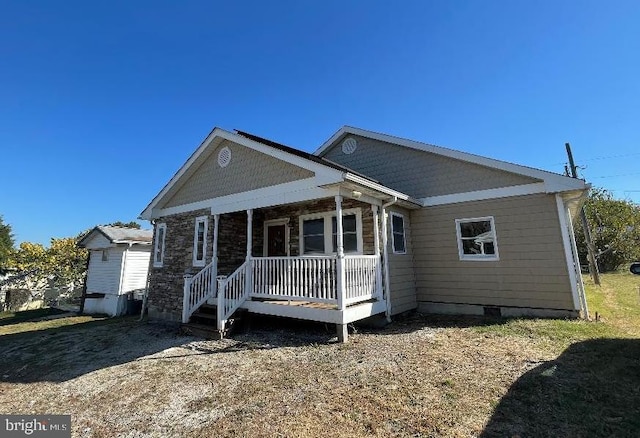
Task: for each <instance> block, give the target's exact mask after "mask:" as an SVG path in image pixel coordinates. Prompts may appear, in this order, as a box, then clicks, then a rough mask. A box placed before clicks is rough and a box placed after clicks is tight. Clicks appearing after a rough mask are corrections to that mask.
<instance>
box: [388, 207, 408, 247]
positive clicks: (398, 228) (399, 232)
mask: <svg viewBox="0 0 640 438" xmlns="http://www.w3.org/2000/svg"><path fill="white" fill-rule="evenodd" d="M391 240H392V243H393V253H394V254H406V253H407V242H406V239H405V235H404V216H402V215H401V214H398V213H391Z"/></svg>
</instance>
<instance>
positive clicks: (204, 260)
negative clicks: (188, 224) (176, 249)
mask: <svg viewBox="0 0 640 438" xmlns="http://www.w3.org/2000/svg"><path fill="white" fill-rule="evenodd" d="M200 224H204V235H203V236H202V260H197V259H196V257H197V256H198V226H199V225H200ZM208 228H209V217H208V216H198V217H197V218H196V225H195V228H194V231H193V266H200V267H202V266H205V265H206V264H207V231H208Z"/></svg>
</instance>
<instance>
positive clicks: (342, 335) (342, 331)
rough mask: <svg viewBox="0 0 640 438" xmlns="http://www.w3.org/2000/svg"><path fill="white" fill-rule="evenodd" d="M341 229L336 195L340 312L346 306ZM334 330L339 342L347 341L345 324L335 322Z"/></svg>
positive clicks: (340, 208) (339, 199)
mask: <svg viewBox="0 0 640 438" xmlns="http://www.w3.org/2000/svg"><path fill="white" fill-rule="evenodd" d="M342 230H343V227H342V196H340V195H336V246H337V248H336V253H337V255H336V257H337V259H336V268H337V270H338V272H337V274H338V275H337V282H336V283H337V284H336V286H337V290H336V295H337V298H338V310H340V311H341V312H342V311H344V309H345V307H346V306H345V304H344V303H345V299H346V296H345V295H346V290H347V285H346V282H347V276H346V274H345V271H344V241H343V236H342ZM336 332H337V334H338V341H339V342H347V337H348V336H349V331H348V328H347V324H344V323H340V324H336Z"/></svg>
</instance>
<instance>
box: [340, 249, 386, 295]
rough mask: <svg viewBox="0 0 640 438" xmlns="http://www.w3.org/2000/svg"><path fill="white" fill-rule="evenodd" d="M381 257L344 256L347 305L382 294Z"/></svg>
mask: <svg viewBox="0 0 640 438" xmlns="http://www.w3.org/2000/svg"><path fill="white" fill-rule="evenodd" d="M379 269H380V257H378V256H375V255H357V256H351V255H347V256H345V257H344V272H345V299H344V302H345V305H349V304H353V303H357V302H359V301H367V300H370V299H373V298H375V297H377V296H378V295H380V297H381V294H382V284H381V279H382V276H381V275H379V273H380V271H379Z"/></svg>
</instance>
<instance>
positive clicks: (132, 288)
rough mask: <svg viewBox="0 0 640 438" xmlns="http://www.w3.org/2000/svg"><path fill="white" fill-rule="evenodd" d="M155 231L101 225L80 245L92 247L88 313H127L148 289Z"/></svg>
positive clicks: (79, 243)
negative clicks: (130, 306)
mask: <svg viewBox="0 0 640 438" xmlns="http://www.w3.org/2000/svg"><path fill="white" fill-rule="evenodd" d="M152 236H153V231H152V230H138V229H133V228H122V227H110V226H98V227H95V228H94V229H93V230H91V231H90V232H89V233H88V234H87V235H86V236H84V237H83V238H82V239H81V240H80V241H79V242H78V245H79V246H81V247H83V248H86V249H87V250H89V265H88V270H87V280H86V281H87V290H86V298H85V302H84V312H85V313H89V314H91V313H102V314H107V315H109V316H118V315H123V314H125V312H126V310H127V301H129V300H131V299H133V298H134V295H135V294H142V292H143V291H144V290H145V288H146V284H147V275H148V272H149V262H150V259H151V240H152Z"/></svg>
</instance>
